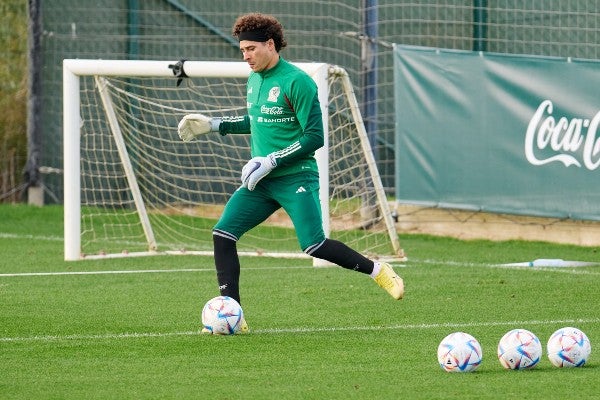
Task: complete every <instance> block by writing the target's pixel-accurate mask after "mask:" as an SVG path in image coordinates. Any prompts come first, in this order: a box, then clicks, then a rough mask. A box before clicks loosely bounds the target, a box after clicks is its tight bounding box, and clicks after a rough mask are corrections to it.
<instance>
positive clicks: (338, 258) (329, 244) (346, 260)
mask: <svg viewBox="0 0 600 400" xmlns="http://www.w3.org/2000/svg"><path fill="white" fill-rule="evenodd" d="M311 256H313V257H317V258H321V259H323V260H327V261H329V262H332V263H334V264H337V265H339V266H340V267H343V268H346V269H351V270H354V271H359V272H362V273H363V274H370V273H371V272H373V261H371V260H369V259H368V258H366V257H365V256H363V255H362V254H360V253H358V252H356V251H355V250H352V249H351V248H350V247H348V246H346V245H345V244H344V243H342V242H338V241H337V240H333V239H325V241H324V242H323V244H322V245H321V246H320V247H319V248H318V249H316V250H315V251H313V252H312V253H311Z"/></svg>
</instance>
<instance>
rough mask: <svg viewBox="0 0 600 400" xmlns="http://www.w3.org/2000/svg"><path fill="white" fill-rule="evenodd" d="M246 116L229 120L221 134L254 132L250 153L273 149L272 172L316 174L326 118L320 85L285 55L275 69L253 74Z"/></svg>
mask: <svg viewBox="0 0 600 400" xmlns="http://www.w3.org/2000/svg"><path fill="white" fill-rule="evenodd" d="M246 90H247V97H246V101H247V109H248V114H247V115H245V116H243V117H239V118H229V119H227V118H225V119H223V122H222V123H221V125H220V127H219V132H220V133H221V134H222V135H226V134H243V133H245V134H247V133H250V134H251V136H250V137H251V139H250V143H251V144H250V151H251V154H252V157H259V156H260V157H264V156H267V155H268V154H271V153H274V154H275V158H276V160H277V167H276V168H275V169H274V170H273V171H272V172H271V173H270V174H269V176H273V177H275V176H283V175H291V174H295V173H298V172H307V171H314V172H318V169H317V162H316V160H315V157H314V154H315V151H316V150H317V149H319V148H320V147H322V146H323V143H324V139H323V119H322V113H321V106H320V104H319V98H318V90H317V85H316V83H315V82H314V81H313V79H312V78H311V77H310V76H308V74H306V73H305V72H304V71H302V70H301V69H300V68H298V67H296V66H295V65H292V64H291V63H289V62H287V61H286V60H284V59H283V58H281V57H280V58H279V62H278V63H277V64H276V65H275V66H274V67H273V68H271V69H269V70H266V71H262V72H252V73H251V74H250V76H249V78H248V83H247V85H246Z"/></svg>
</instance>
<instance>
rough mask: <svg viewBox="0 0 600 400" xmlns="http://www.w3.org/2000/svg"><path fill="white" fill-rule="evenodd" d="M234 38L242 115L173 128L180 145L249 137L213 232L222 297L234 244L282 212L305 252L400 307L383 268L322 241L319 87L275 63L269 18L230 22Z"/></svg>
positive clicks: (227, 289)
mask: <svg viewBox="0 0 600 400" xmlns="http://www.w3.org/2000/svg"><path fill="white" fill-rule="evenodd" d="M233 36H234V37H236V38H237V39H239V43H240V50H241V52H242V55H243V58H244V61H246V62H247V63H248V65H249V66H250V68H251V70H252V72H251V73H250V76H249V78H248V82H247V99H246V101H247V108H248V114H247V115H245V116H243V117H239V118H208V117H204V116H202V115H198V114H192V115H188V116H186V117H184V119H182V121H181V122H180V124H179V135H180V136H181V139H182V140H184V141H189V140H192V139H193V138H194V137H195V136H197V135H199V134H204V133H207V132H209V131H214V132H219V133H220V134H221V135H227V134H248V133H250V134H251V155H252V159H251V160H250V161H248V162H247V164H246V165H245V166H244V167H243V169H242V174H241V180H242V184H241V187H240V188H239V189H238V190H236V191H235V192H234V193H233V195H232V196H231V198H230V199H229V201H228V202H227V204H226V206H225V209H224V211H223V214H222V216H221V218H220V219H219V221H218V222H217V224H216V225H215V227H214V228H213V242H214V257H215V265H216V270H217V280H218V284H219V290H220V293H221V295H223V296H230V297H233V298H234V299H236V300H237V301H238V302H239V301H240V289H239V276H240V262H239V258H238V254H237V248H236V242H237V241H238V240H239V239H240V238H241V237H242V235H243V234H244V233H246V232H247V231H249V230H250V229H252V228H254V227H255V226H256V225H258V224H260V223H261V222H263V221H264V220H265V219H267V217H269V216H270V215H271V214H273V213H274V212H275V211H276V210H277V209H279V208H280V207H283V209H284V210H285V211H286V212H287V214H288V215H289V216H290V218H291V220H292V222H293V224H294V228H295V230H296V234H297V237H298V241H299V243H300V247H301V249H302V250H303V251H304V252H306V253H307V254H309V255H311V256H313V257H317V258H321V259H324V260H327V261H329V262H332V263H334V264H337V265H339V266H341V267H343V268H347V269H349V270H354V271H358V272H362V273H364V274H367V275H370V276H371V277H372V278H374V279H375V281H376V282H377V283H378V284H379V286H381V287H383V288H384V289H385V290H387V291H388V292H389V294H390V295H391V296H392V297H394V298H395V299H401V298H402V296H403V294H404V284H403V281H402V279H401V278H400V277H399V276H398V275H397V274H396V273H395V272H394V270H393V269H392V267H391V266H390V265H389V264H386V263H382V262H373V261H372V260H369V259H367V258H366V257H364V256H362V255H361V254H359V253H358V252H356V251H354V250H353V249H351V248H349V247H348V246H346V245H345V244H343V243H341V242H339V241H336V240H332V239H328V238H326V237H325V234H324V232H323V226H322V219H321V207H320V202H319V172H318V170H317V163H316V160H315V158H314V152H315V150H317V149H319V148H320V147H322V146H323V143H324V139H323V121H322V115H321V107H320V104H319V99H318V96H317V86H316V83H315V82H314V81H313V80H312V78H311V77H310V76H308V75H307V74H306V73H304V72H303V71H302V70H300V69H299V68H297V67H295V66H294V65H292V64H290V63H289V62H287V61H286V60H284V59H283V58H282V57H280V55H279V51H280V50H281V49H282V48H284V47H285V46H286V44H287V43H286V41H285V39H284V37H283V28H282V26H281V24H280V23H279V22H278V21H277V20H276V19H275V18H274V17H272V16H270V15H264V14H257V13H252V14H247V15H243V16H241V17H239V18H238V19H237V20H236V22H235V24H234V26H233ZM244 325H245V324H244ZM245 326H246V328H245V329H247V325H245Z"/></svg>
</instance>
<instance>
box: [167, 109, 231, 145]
mask: <svg viewBox="0 0 600 400" xmlns="http://www.w3.org/2000/svg"><path fill="white" fill-rule="evenodd" d="M220 125H221V118H211V117H207V116H206V115H203V114H188V115H186V116H185V117H183V118H182V119H181V121H179V125H178V126H177V133H178V134H179V138H181V140H183V141H184V142H189V141H192V140H194V138H196V137H198V136H200V135H204V134H207V133H210V132H219V126H220Z"/></svg>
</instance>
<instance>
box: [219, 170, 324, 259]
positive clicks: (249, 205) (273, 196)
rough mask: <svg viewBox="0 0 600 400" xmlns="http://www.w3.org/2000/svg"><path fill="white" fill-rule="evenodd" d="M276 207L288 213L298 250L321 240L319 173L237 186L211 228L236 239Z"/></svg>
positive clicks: (271, 212) (266, 216) (275, 209)
mask: <svg viewBox="0 0 600 400" xmlns="http://www.w3.org/2000/svg"><path fill="white" fill-rule="evenodd" d="M280 207H283V209H284V210H285V211H286V213H287V214H288V215H289V216H290V219H291V220H292V223H293V224H294V228H295V229H296V236H297V237H298V242H299V243H300V248H301V249H302V250H305V249H306V248H308V247H309V246H312V245H314V244H317V243H320V242H322V241H323V240H325V233H324V232H323V222H322V219H321V203H320V201H319V176H318V175H317V174H314V173H300V174H294V175H287V176H279V177H276V178H269V177H266V178H264V179H262V180H261V181H260V182H259V183H258V185H256V188H255V189H254V190H253V191H250V190H248V189H247V188H245V187H241V188H239V189H238V190H236V191H235V192H234V193H233V195H232V196H231V198H230V199H229V201H228V202H227V204H226V205H225V209H224V210H223V214H222V215H221V218H220V219H219V221H218V222H217V224H216V225H215V227H214V230H216V231H220V232H226V233H228V234H229V235H232V236H233V237H235V238H236V239H240V238H241V237H242V235H243V234H244V233H246V232H248V231H249V230H250V229H252V228H254V227H255V226H257V225H258V224H260V223H261V222H263V221H264V220H266V219H267V218H268V217H269V216H270V215H271V214H273V213H274V212H275V211H277V210H278V209H279V208H280ZM229 235H228V236H229Z"/></svg>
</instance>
